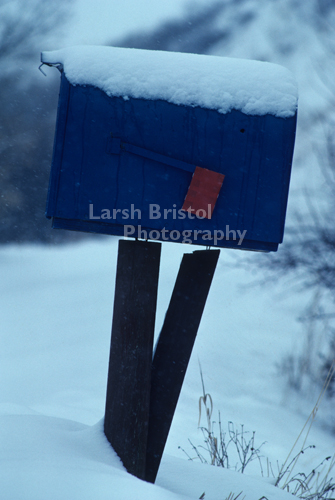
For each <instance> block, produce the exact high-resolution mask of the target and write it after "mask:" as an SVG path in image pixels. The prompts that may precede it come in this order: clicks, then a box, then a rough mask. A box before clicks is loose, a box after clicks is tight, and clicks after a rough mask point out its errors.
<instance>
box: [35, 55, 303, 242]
mask: <svg viewBox="0 0 335 500" xmlns="http://www.w3.org/2000/svg"><path fill="white" fill-rule="evenodd" d="M42 62H43V63H45V64H49V65H55V66H58V68H59V69H60V70H61V73H62V75H61V88H60V96H59V105H58V117H57V127H56V136H55V144H54V154H53V160H52V169H51V177H50V186H49V193H48V202H47V217H49V218H52V219H53V227H55V228H63V229H70V230H78V231H86V232H94V233H105V234H111V235H119V236H128V237H135V238H140V239H152V240H160V241H175V242H182V243H192V244H197V245H206V246H217V247H230V248H240V249H247V250H263V251H276V250H277V248H278V244H279V243H281V242H282V239H283V231H284V222H285V213H286V205H287V197H288V189H289V181H290V171H291V163H292V155H293V148H294V139H295V129H296V110H297V91H296V86H295V83H294V80H293V78H292V76H291V74H290V73H289V72H288V71H287V70H286V69H285V68H282V67H281V66H277V65H274V64H269V63H262V62H259V61H244V60H237V59H228V58H221V57H214V56H200V55H194V54H177V53H168V52H159V51H144V50H136V49H121V48H113V47H73V48H69V49H64V50H61V51H56V52H44V53H42Z"/></svg>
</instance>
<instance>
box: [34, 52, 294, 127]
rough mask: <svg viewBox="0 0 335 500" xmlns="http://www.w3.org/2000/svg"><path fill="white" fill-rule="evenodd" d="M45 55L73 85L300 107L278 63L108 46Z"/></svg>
mask: <svg viewBox="0 0 335 500" xmlns="http://www.w3.org/2000/svg"><path fill="white" fill-rule="evenodd" d="M41 59H42V62H44V63H48V64H56V63H61V64H62V65H63V67H64V71H65V75H66V77H67V78H68V80H69V81H70V82H71V83H72V84H73V85H93V86H95V87H98V88H100V89H101V90H103V91H104V92H106V94H107V95H109V96H121V97H123V98H125V99H127V98H129V97H134V98H143V99H163V100H166V101H168V102H171V103H174V104H178V105H186V106H200V107H202V108H207V109H216V110H218V111H219V112H220V113H227V112H229V111H231V110H232V109H236V110H239V111H242V112H243V113H245V114H248V115H265V114H273V115H276V116H279V117H283V118H285V117H289V116H293V115H294V114H295V112H296V109H297V95H298V94H297V86H296V84H295V80H294V78H293V75H292V74H291V73H290V72H289V70H287V69H286V68H284V67H282V66H279V65H277V64H272V63H266V62H261V61H251V60H243V59H232V58H226V57H219V56H203V55H198V54H184V53H175V52H163V51H152V50H139V49H125V48H118V47H104V46H101V47H99V46H75V47H69V48H67V49H61V50H58V51H53V52H43V53H42V58H41Z"/></svg>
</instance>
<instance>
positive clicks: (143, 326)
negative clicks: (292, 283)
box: [104, 240, 220, 483]
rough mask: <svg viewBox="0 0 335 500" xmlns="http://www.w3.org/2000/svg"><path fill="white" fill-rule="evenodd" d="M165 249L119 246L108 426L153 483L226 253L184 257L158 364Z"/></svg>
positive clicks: (127, 461)
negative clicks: (159, 302) (156, 336)
mask: <svg viewBox="0 0 335 500" xmlns="http://www.w3.org/2000/svg"><path fill="white" fill-rule="evenodd" d="M160 247H161V244H160V243H153V242H142V241H123V240H120V242H119V255H118V264H117V275H116V286H115V300H114V315H113V326H112V340H111V351H110V362H109V374H108V383H107V398H106V411H105V424H104V429H105V434H106V437H107V439H108V440H109V442H110V443H111V444H112V446H113V448H114V449H115V451H116V453H117V454H118V455H119V457H120V458H121V460H122V462H123V465H124V466H125V468H126V469H127V471H128V472H130V473H131V474H133V475H135V476H137V477H139V478H140V479H144V480H146V481H149V482H152V483H154V482H155V479H156V476H157V472H158V468H159V465H160V462H161V458H162V455H163V451H164V447H165V443H166V440H167V437H168V434H169V430H170V426H171V423H172V419H173V415H174V411H175V408H176V405H177V402H178V398H179V394H180V391H181V387H182V384H183V381H184V377H185V373H186V370H187V366H188V362H189V359H190V356H191V352H192V349H193V345H194V341H195V338H196V335H197V331H198V328H199V324H200V321H201V317H202V313H203V310H204V307H205V303H206V300H207V296H208V293H209V289H210V286H211V283H212V279H213V276H214V272H215V268H216V264H217V261H218V257H219V253H220V250H201V251H195V252H193V253H192V254H185V255H184V256H183V259H182V262H181V265H180V269H179V273H178V276H177V280H176V284H175V287H174V290H173V293H172V297H171V300H170V304H169V307H168V311H167V313H166V316H165V320H164V324H163V327H162V330H161V333H160V336H159V339H158V342H157V346H156V349H155V355H154V359H153V360H152V351H153V334H154V325H155V314H156V301H157V287H158V272H159V260H160Z"/></svg>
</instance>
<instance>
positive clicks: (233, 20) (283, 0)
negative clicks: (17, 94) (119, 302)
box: [0, 0, 335, 500]
mask: <svg viewBox="0 0 335 500" xmlns="http://www.w3.org/2000/svg"><path fill="white" fill-rule="evenodd" d="M33 3H34V2H33V1H31V4H33ZM14 4H18V5H19V4H20V2H13V3H12V5H14ZM4 5H5V4H4ZM210 6H213V9H212V10H211V11H210V12H209V7H210ZM205 7H206V12H205V11H201V10H200V13H199V11H198V8H205ZM1 8H4V7H3V5H2V4H1ZM322 9H323V10H322ZM327 9H328V10H327ZM72 10H73V12H72V15H70V13H69V12H67V13H66V15H65V17H68V24H67V25H65V23H64V29H63V33H62V34H59V33H57V35H56V34H55V35H53V36H52V35H51V34H50V33H49V34H45V35H43V37H42V39H41V38H40V39H39V50H54V49H60V48H63V47H65V46H67V45H73V44H83V43H84V44H86V43H87V44H109V43H115V44H119V45H123V46H128V45H133V46H135V44H136V46H138V47H140V48H141V47H142V48H160V49H164V50H167V49H173V50H184V51H194V52H201V53H211V54H215V55H224V56H233V57H242V58H250V59H258V60H263V61H269V62H275V63H279V64H282V65H283V66H285V67H287V68H288V69H290V70H291V71H292V72H293V74H294V75H295V77H296V79H297V81H298V85H299V93H300V101H299V122H298V133H297V144H296V150H295V158H294V168H293V175H292V188H291V192H290V199H289V207H288V225H289V226H290V225H292V223H293V214H294V212H295V210H297V209H298V208H299V209H301V210H304V206H305V195H304V192H305V191H306V190H308V193H309V194H310V193H312V194H313V199H314V200H316V201H317V203H318V204H320V206H323V205H324V206H329V199H328V198H327V183H326V181H325V180H324V177H323V175H322V169H321V168H320V157H321V158H322V157H323V156H322V155H323V154H324V151H325V148H326V143H325V137H326V135H327V133H328V131H329V129H330V127H331V126H332V124H333V120H334V109H335V108H334V106H333V100H334V93H333V90H334V88H333V81H334V74H333V73H334V71H335V70H334V67H335V66H334V64H333V62H334V41H335V36H334V33H333V31H332V29H331V22H332V19H334V9H332V2H326V1H325V0H323V1H321V0H320V1H319V2H317V1H312V0H310V1H306V0H305V1H304V2H299V1H298V0H277V1H271V2H270V1H268V0H244V1H242V0H241V1H239V2H233V1H229V0H226V1H222V2H215V3H213V4H209V3H208V2H206V3H205V2H202V4H201V3H199V2H198V3H197V4H194V3H188V4H184V2H182V1H177V0H174V1H172V0H171V1H169V2H165V3H162V2H158V1H156V2H152V1H151V2H150V1H149V0H146V1H144V0H137V1H136V2H134V1H131V0H127V1H124V2H122V3H120V2H115V1H109V2H108V1H107V0H105V1H102V0H101V1H100V2H98V1H96V2H94V3H93V4H92V3H91V2H88V1H87V0H78V1H77V3H75V4H74V5H73V8H72ZM17 12H19V11H17ZM201 12H202V13H201ZM214 13H215V14H214ZM22 17H23V14H22ZM161 23H163V24H161ZM164 23H165V24H164ZM166 23H168V24H166ZM187 26H188V28H187ZM1 33H2V32H1ZM42 43H43V46H41V44H42ZM15 57H16V56H15ZM34 57H36V60H35V59H34V63H33V64H31V68H33V70H34V71H36V66H37V65H38V63H37V60H38V57H37V56H36V54H35V55H34ZM14 59H15V58H14ZM14 59H13V60H14ZM17 60H18V59H15V61H16V62H15V64H16V65H17ZM7 63H8V60H7ZM7 63H6V64H7ZM8 64H9V63H8ZM6 67H7V66H6ZM8 67H9V66H8ZM8 71H9V70H8ZM11 71H12V70H11ZM27 71H28V70H27ZM53 71H54V72H55V73H57V72H56V70H52V69H50V70H47V78H45V77H44V76H43V75H41V74H38V76H37V77H35V76H31V77H29V78H32V79H34V78H36V82H37V80H39V81H42V80H41V79H43V85H44V87H43V88H44V90H43V91H41V93H40V100H41V103H40V104H39V107H40V109H39V110H37V111H36V108H34V113H35V114H33V116H37V117H39V118H38V119H39V120H40V117H41V116H42V115H43V113H44V111H43V109H44V110H45V109H46V107H47V105H46V103H49V102H51V103H53V107H54V108H55V106H56V102H57V85H58V74H55V75H54V74H53ZM18 74H19V75H20V73H18ZM25 74H26V75H27V74H29V75H30V73H29V71H28V73H25ZM31 74H33V73H31ZM15 75H17V73H15ZM15 78H16V81H19V82H20V85H21V87H23V88H21V94H22V93H23V94H22V95H24V102H25V103H28V101H29V99H30V97H31V98H32V94H30V90H29V92H28V91H27V88H26V87H24V83H26V82H23V81H21V80H20V78H22V76H21V77H20V78H19V77H17V76H15ZM2 81H3V80H2ZM32 81H35V80H32ZM54 82H55V83H54ZM34 85H35V86H36V87H37V83H34ZM49 85H50V88H51V89H52V90H48V86H49ZM31 92H32V91H31ZM22 102H23V101H22ZM9 105H11V106H12V108H11V112H12V115H11V116H12V121H13V123H14V122H15V119H16V117H17V116H18V108H16V107H15V102H14V99H13V100H12V101H8V100H7V101H6V100H5V99H4V101H3V109H7V108H6V107H8V106H9ZM44 105H45V107H44V108H43V106H44ZM20 109H21V108H20ZM36 113H37V114H36ZM38 113H39V114H38ZM36 120H37V118H36ZM48 120H49V121H50V123H51V122H52V123H54V114H51V115H50V117H49V118H48ZM8 123H9V124H8V128H9V129H11V122H8ZM34 123H35V122H33V125H31V126H30V127H29V134H30V135H29V134H28V135H27V130H25V131H24V133H23V132H22V134H21V135H20V136H19V137H18V132H19V129H16V131H13V134H12V136H11V141H12V142H11V143H10V144H11V145H10V146H8V148H9V151H10V154H9V155H8V154H7V156H5V157H4V158H5V160H6V161H4V160H2V163H1V169H2V173H1V175H2V180H3V186H4V188H3V189H2V194H1V197H2V200H4V199H5V200H6V206H5V205H3V206H2V207H1V210H2V212H0V214H1V217H2V224H3V226H2V229H3V228H4V229H3V230H4V231H6V232H5V234H6V236H5V237H4V238H3V239H2V240H1V241H3V242H7V244H6V245H2V247H0V268H1V270H0V276H1V281H0V288H1V301H0V317H1V325H0V334H1V351H0V355H1V364H0V366H1V381H2V383H1V388H0V409H1V416H0V419H1V426H0V454H1V469H0V487H1V488H0V491H1V496H2V497H3V498H4V499H6V500H21V499H22V500H30V499H31V500H42V499H45V498H48V500H54V499H55V500H56V499H57V500H60V499H64V498H71V499H74V500H75V499H77V498H78V499H81V500H84V499H86V498H87V499H92V498H94V499H97V500H100V499H101V500H102V499H105V498H106V499H107V498H108V499H123V498H124V499H129V498H132V499H137V498H138V499H143V498H145V499H156V498H157V499H158V498H159V499H161V500H165V499H170V498H171V499H173V498H176V499H178V498H179V499H182V498H199V497H200V495H201V494H202V493H203V492H205V500H221V499H223V500H224V499H225V498H226V497H227V496H228V495H229V493H230V492H232V493H234V494H235V495H237V494H239V493H240V492H241V491H243V494H242V497H243V496H245V497H246V499H247V500H248V499H249V498H250V499H255V500H257V499H259V498H261V497H262V496H263V495H264V496H266V497H267V498H268V499H269V500H270V499H272V498H276V499H278V500H279V497H283V496H284V495H286V494H285V493H283V492H282V491H281V490H279V489H278V488H274V487H273V486H272V484H271V481H272V480H271V478H270V479H268V478H267V477H264V478H262V477H261V472H260V468H259V465H258V463H256V462H254V463H253V464H252V465H251V466H250V469H249V472H248V469H247V474H248V473H249V474H251V475H243V476H241V475H240V474H238V473H237V472H235V471H233V470H232V471H227V470H223V469H218V468H215V467H211V466H209V465H203V464H199V463H196V462H189V461H187V457H186V456H185V454H184V453H183V452H182V451H181V450H180V449H179V446H181V447H182V448H184V449H185V450H186V451H187V452H189V453H190V454H191V455H192V456H193V455H194V453H193V452H192V451H191V448H190V444H189V442H188V439H191V441H192V442H193V443H194V444H196V445H198V444H201V443H202V441H203V437H202V434H201V431H200V430H199V429H198V418H199V413H198V401H199V397H200V396H201V380H200V373H199V362H200V363H201V366H202V370H203V374H204V381H205V386H206V390H207V392H209V393H210V394H211V395H212V398H213V401H214V412H213V419H215V420H217V412H218V410H220V411H221V419H222V423H223V426H224V427H225V426H226V425H227V422H228V421H232V422H234V424H235V425H236V426H238V425H240V424H244V426H245V430H248V431H250V432H252V431H256V445H257V446H260V445H261V444H262V443H263V442H266V444H264V446H263V447H262V449H261V452H262V453H261V454H262V455H263V456H264V457H268V459H269V461H270V462H271V464H272V465H273V468H274V470H277V461H278V462H279V464H280V465H281V464H282V463H283V462H284V460H285V459H286V456H287V454H288V452H289V451H290V449H291V447H292V445H293V443H294V441H295V439H296V437H297V436H298V434H299V432H300V430H301V428H302V427H303V425H304V423H305V421H306V419H307V417H308V415H309V413H310V412H311V411H312V408H313V406H314V403H315V401H316V398H317V391H316V390H315V389H312V388H311V389H310V390H307V391H304V392H301V393H297V392H294V391H292V390H291V389H290V388H289V387H288V386H287V384H286V380H285V378H284V377H283V375H282V373H281V372H280V370H279V369H278V366H279V365H280V364H281V362H282V360H283V359H285V357H287V354H288V353H292V352H293V353H295V352H298V351H299V350H300V349H301V346H302V345H303V339H304V335H305V331H304V324H303V323H301V322H298V321H297V319H298V317H299V316H300V315H301V314H303V312H304V310H305V308H306V305H307V304H308V303H310V302H311V300H312V299H313V291H312V290H305V291H304V292H302V291H301V289H300V288H299V287H298V286H297V283H296V280H295V279H294V278H293V279H291V280H290V281H288V280H283V281H281V280H278V281H276V282H273V283H269V282H267V284H266V285H264V283H263V279H264V275H263V274H262V273H260V272H259V271H257V272H256V270H257V269H259V267H260V266H261V263H262V262H263V261H262V260H261V259H263V256H262V255H260V254H252V255H251V256H250V255H249V254H245V253H242V252H239V253H238V252H233V251H229V250H223V251H221V257H220V261H219V264H218V269H217V272H216V275H215V278H214V281H213V285H212V288H211V292H210V295H209V298H208V301H207V305H206V308H205V312H204V315H203V319H202V322H201V325H200V329H199V333H198V337H197V340H196V344H195V347H194V351H193V354H192V358H191V361H190V365H189V369H188V371H187V374H186V378H185V383H184V386H183V390H182V393H181V397H180V400H179V403H178V407H177V411H176V414H175V418H174V421H173V424H172V428H171V432H170V436H169V439H168V442H167V446H166V450H165V455H164V459H163V463H162V466H161V470H160V472H159V475H158V478H157V485H156V486H153V485H149V484H146V483H143V482H141V481H139V480H137V479H136V478H133V477H132V476H129V475H128V474H127V473H126V472H125V471H124V470H123V468H122V465H121V464H120V462H119V460H118V458H117V457H116V456H115V455H114V453H113V451H112V450H111V448H110V446H109V445H108V443H107V442H106V440H105V438H104V435H103V433H102V424H101V419H102V418H103V414H104V402H105V391H106V378H107V369H108V356H109V343H110V327H111V314H112V305H113V293H114V279H115V267H116V256H117V238H114V237H106V238H102V237H97V238H93V239H89V240H85V241H79V242H76V243H72V244H70V243H67V244H64V245H58V246H52V245H50V246H43V245H41V244H38V243H30V244H28V243H21V244H20V245H18V244H13V243H12V242H13V241H20V237H19V236H17V235H18V234H19V235H20V234H21V236H22V234H23V233H24V234H28V233H26V232H25V231H26V228H25V227H23V226H22V227H21V226H18V223H17V222H16V220H19V219H15V218H14V216H12V215H10V214H13V213H14V212H13V211H9V209H8V206H11V207H16V208H17V207H20V206H21V207H22V206H23V205H22V204H23V200H24V198H23V196H24V195H23V194H22V193H24V190H21V191H20V190H18V186H19V185H20V180H21V178H22V175H21V176H20V175H18V174H17V170H16V167H17V164H20V165H23V164H24V161H26V160H25V158H26V157H27V154H28V153H29V154H30V153H31V149H29V150H24V151H25V155H24V154H22V157H19V158H18V159H16V160H15V161H14V160H13V161H12V163H10V162H9V160H11V158H12V157H11V156H10V155H11V154H13V150H14V149H15V147H16V145H17V144H21V143H24V144H26V143H27V144H28V143H29V147H31V144H34V148H35V150H36V149H38V150H40V148H39V146H38V143H34V142H33V140H32V138H33V137H35V136H33V135H32V134H33V132H34V130H35V128H36V130H38V127H37V125H36V127H35V125H34ZM36 123H37V121H36ZM34 127H35V128H34ZM25 128H26V129H27V126H26V127H25ZM39 135H41V132H39ZM51 135H52V134H51ZM45 140H46V139H45ZM48 140H49V143H48V144H49V146H48V147H49V149H50V147H51V146H50V144H51V145H52V143H50V138H49V137H48ZM15 141H17V142H15ZM2 144H3V143H1V145H2ZM8 144H9V142H8ZM13 145H14V146H13ZM1 147H2V149H0V153H1V154H3V151H4V148H3V146H1ZM27 147H28V146H27ZM10 148H12V149H10ZM6 151H7V150H6ZM27 152H28V153H27ZM29 154H28V156H29ZM1 158H3V157H1ZM8 158H9V160H8ZM34 161H35V167H31V166H29V168H30V169H33V168H35V169H36V168H37V167H36V165H37V164H38V162H39V160H38V159H37V160H36V159H35V160H34ZM49 161H50V158H48V157H46V158H44V159H43V161H41V162H40V164H43V168H44V169H45V172H46V174H45V175H46V177H47V172H48V169H49V163H48V162H49ZM6 162H7V163H6ZM15 162H16V163H15ZM20 162H21V163H20ZM7 165H9V166H10V167H7ZM13 172H14V173H15V172H16V174H15V175H13V177H11V175H12V173H13ZM43 175H44V174H43ZM39 176H40V178H42V177H43V176H42V174H41V173H39ZM35 178H36V182H35V181H30V182H29V184H31V185H32V186H34V189H35V191H34V190H32V191H31V192H30V193H29V197H30V200H33V199H34V196H35V194H34V193H36V197H37V196H38V194H37V188H39V185H38V176H37V175H36V176H35ZM6 179H9V183H8V184H5V181H6ZM34 182H35V184H34ZM41 189H42V188H41ZM43 189H44V190H45V189H46V188H45V186H44V185H43ZM5 197H6V198H5ZM43 203H44V202H43ZM4 207H5V208H4ZM6 207H7V208H6ZM7 209H8V210H7ZM6 210H7V211H6ZM43 210H44V207H42V206H41V207H35V208H34V212H33V213H32V214H31V215H30V216H31V217H32V220H36V221H37V220H38V218H39V217H40V215H39V214H40V212H41V214H42V215H41V218H42V217H43ZM21 211H22V208H21ZM11 217H12V218H11ZM34 218H35V219H34ZM32 220H31V221H30V222H32ZM3 221H4V222H3ZM13 221H14V222H13ZM36 224H37V223H36ZM46 224H48V225H50V223H49V222H46ZM16 226H17V227H19V229H18V230H17V233H16V235H15V237H13V238H11V237H9V236H8V235H9V232H8V231H7V229H6V228H7V227H12V228H13V231H15V227H16ZM41 234H42V230H41V229H38V230H36V232H35V235H41ZM36 239H38V238H37V237H36ZM40 240H41V241H43V238H42V237H41V238H40ZM23 241H29V237H28V236H27V237H25V238H23ZM284 245H285V243H284ZM192 250H195V248H191V247H187V246H181V245H175V244H164V245H163V254H162V266H161V274H160V285H159V299H158V313H157V321H156V330H157V333H158V332H159V329H160V326H161V324H162V321H163V317H164V314H165V311H166V308H167V305H168V302H169V298H170V295H171V291H172V287H173V285H174V281H175V277H176V275H177V272H178V267H179V263H180V260H181V256H182V254H183V252H186V251H192ZM259 280H261V281H262V284H261V285H259V284H257V282H258V281H259ZM320 342H321V340H320ZM319 347H320V346H317V349H319ZM320 348H321V347H320ZM332 401H334V400H332ZM331 405H332V402H331V400H329V399H325V400H324V402H323V407H322V408H321V410H320V414H319V415H318V416H317V418H316V421H315V423H314V424H313V427H312V430H311V433H310V436H309V438H308V443H307V444H314V445H316V449H314V450H311V451H309V452H306V453H305V454H304V456H303V457H301V459H300V464H299V466H298V470H299V471H300V470H305V471H308V472H309V471H310V470H311V469H312V468H313V467H315V466H316V465H318V464H319V463H320V462H321V460H323V459H324V458H325V457H326V456H329V455H332V454H333V453H334V445H335V435H334V427H335V422H334V416H333V414H334V412H333V408H332V406H331ZM202 423H203V424H204V423H205V422H202ZM233 463H234V460H233ZM263 463H264V475H265V476H267V467H266V458H264V459H263ZM298 470H297V471H298ZM272 482H273V481H272Z"/></svg>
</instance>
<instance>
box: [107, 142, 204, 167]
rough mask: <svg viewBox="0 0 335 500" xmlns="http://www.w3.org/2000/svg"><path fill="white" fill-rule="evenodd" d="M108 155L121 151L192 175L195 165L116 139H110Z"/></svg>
mask: <svg viewBox="0 0 335 500" xmlns="http://www.w3.org/2000/svg"><path fill="white" fill-rule="evenodd" d="M108 151H109V152H110V154H121V153H122V152H123V151H127V152H128V153H132V154H133V155H137V156H141V157H142V158H147V159H148V160H153V161H156V162H158V163H163V164H164V165H169V166H170V167H174V168H179V169H181V170H186V172H191V173H192V174H193V172H194V170H195V167H196V165H190V164H189V163H185V162H184V161H180V160H176V159H175V158H169V157H168V156H164V155H160V154H158V153H154V152H153V151H148V150H147V149H143V148H139V147H138V146H134V145H133V144H128V143H126V142H121V139H118V138H116V137H111V142H110V147H109V148H108Z"/></svg>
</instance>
